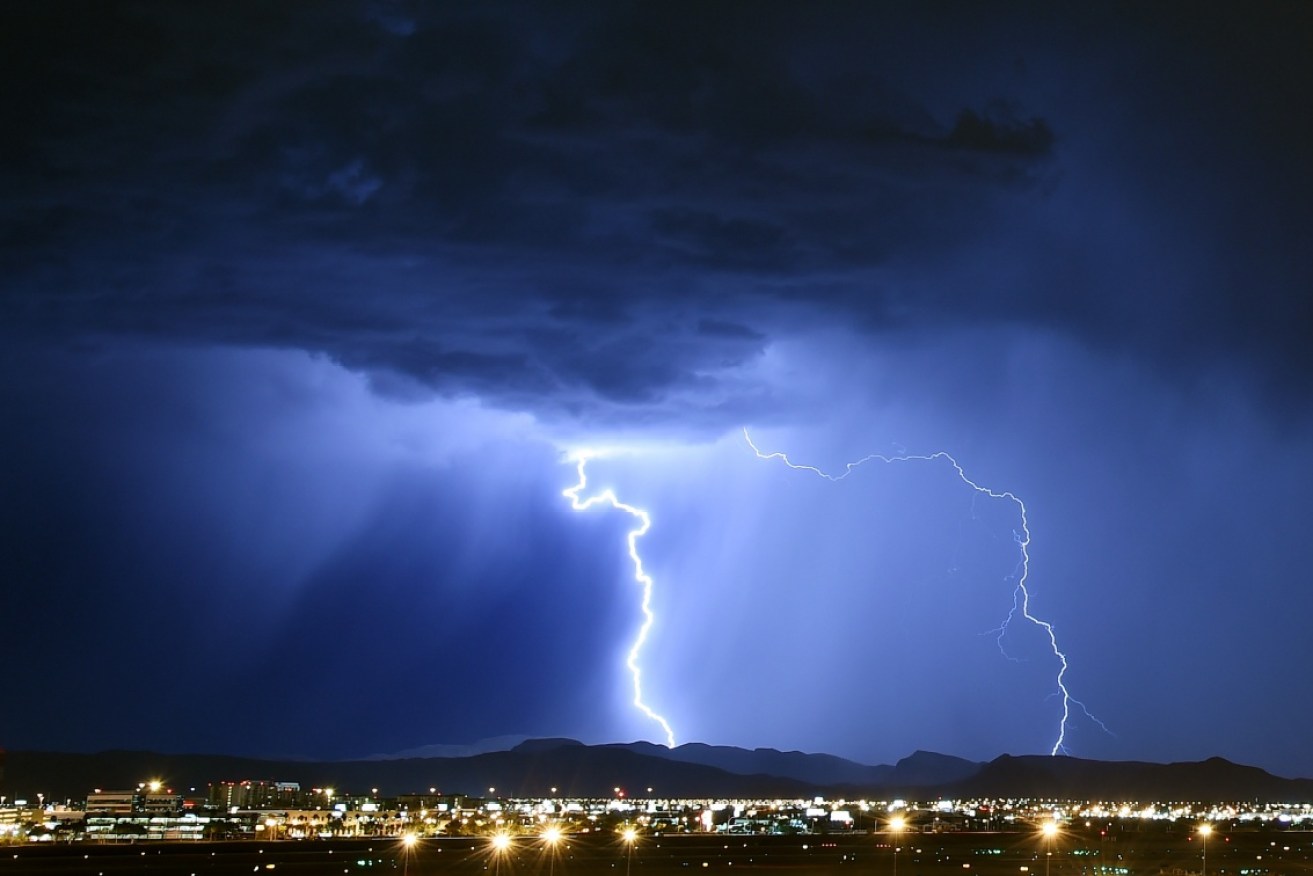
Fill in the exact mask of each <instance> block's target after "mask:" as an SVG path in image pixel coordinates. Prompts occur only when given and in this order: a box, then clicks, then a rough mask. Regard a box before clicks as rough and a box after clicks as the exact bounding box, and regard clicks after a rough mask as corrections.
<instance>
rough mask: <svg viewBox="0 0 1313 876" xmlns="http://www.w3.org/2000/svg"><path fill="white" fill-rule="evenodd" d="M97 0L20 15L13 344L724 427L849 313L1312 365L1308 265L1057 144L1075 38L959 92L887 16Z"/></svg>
mask: <svg viewBox="0 0 1313 876" xmlns="http://www.w3.org/2000/svg"><path fill="white" fill-rule="evenodd" d="M79 12H80V14H79V15H78V16H76V17H75V19H74V20H71V21H68V20H65V18H64V17H63V15H62V13H60V12H59V11H51V10H43V9H41V8H39V7H38V8H32V9H26V10H23V14H22V15H15V16H14V18H15V21H14V22H12V24H13V25H14V26H13V27H11V28H9V30H10V34H11V36H10V40H11V43H12V46H11V48H13V50H14V52H15V55H14V57H16V58H17V59H18V60H20V61H22V62H23V66H24V67H25V72H24V76H23V77H22V78H20V79H18V80H16V81H11V82H10V83H9V84H8V85H7V86H5V88H6V96H7V97H9V98H13V99H12V100H7V104H8V105H10V106H12V107H14V109H13V118H12V119H11V122H12V124H11V125H10V126H9V127H10V130H11V132H17V133H11V134H10V135H9V136H8V137H7V138H6V140H5V142H4V158H5V161H4V162H3V165H4V167H5V168H7V169H6V170H5V171H3V176H4V181H5V186H6V190H7V191H8V192H9V193H10V195H9V196H7V199H6V204H5V206H4V207H3V211H4V212H3V215H4V218H5V220H6V225H7V226H8V231H7V233H6V235H5V237H4V240H3V243H2V244H0V268H3V270H4V271H5V273H6V276H7V277H8V278H9V286H10V290H9V293H8V294H7V295H6V296H5V298H4V300H3V304H0V313H3V315H4V321H5V322H6V323H7V324H9V325H10V326H13V327H17V330H19V331H34V332H38V333H50V334H53V335H55V336H68V335H82V334H85V333H88V332H94V333H111V334H121V335H126V336H130V337H134V338H141V337H145V338H150V337H168V338H170V339H173V340H178V339H188V340H192V341H199V342H213V343H221V344H233V345H239V346H273V347H286V348H299V349H306V350H310V351H314V352H318V353H323V354H325V355H327V356H329V357H331V358H332V359H334V360H336V361H338V362H340V363H342V364H344V365H346V366H348V367H350V368H353V369H358V370H362V371H365V372H367V373H369V374H370V375H371V376H372V377H373V378H374V379H375V381H376V385H377V386H378V387H379V388H380V389H382V390H384V391H389V392H396V393H405V392H416V391H418V392H433V391H436V392H439V393H443V394H453V395H461V394H473V395H478V396H479V397H481V398H485V399H488V400H490V401H492V402H493V403H496V404H501V405H505V406H508V407H517V408H528V409H535V410H538V411H539V412H541V413H543V414H544V415H546V416H567V417H588V416H593V417H602V418H605V417H608V416H616V415H622V416H625V417H633V416H640V417H650V418H653V419H661V418H675V417H677V418H681V419H684V418H689V417H694V418H697V417H701V418H705V419H707V420H708V421H716V420H721V419H723V420H725V421H727V422H731V421H733V420H734V419H736V418H738V417H739V416H741V413H742V409H743V408H745V407H751V406H753V405H756V404H759V403H760V402H761V400H762V398H763V397H764V396H765V395H766V393H765V390H764V389H763V387H761V386H754V385H753V384H752V382H751V381H750V380H747V379H745V377H744V375H745V371H746V370H749V369H750V368H751V366H752V365H753V364H754V363H756V362H759V361H760V358H761V357H762V355H763V353H764V352H765V351H766V350H768V349H769V348H770V347H771V345H772V344H773V343H774V342H776V341H777V340H780V339H786V338H788V337H790V336H791V335H794V334H796V333H797V332H799V331H801V330H807V329H811V328H815V329H826V328H831V327H834V326H836V325H842V326H847V327H849V328H851V329H853V330H855V331H857V332H859V333H864V334H867V335H869V336H870V337H871V338H872V339H873V343H877V344H879V343H884V342H886V341H888V339H889V338H890V337H891V336H893V335H895V334H897V333H901V332H908V331H913V332H926V331H930V332H933V331H936V330H938V329H941V328H955V327H958V326H962V325H981V324H986V325H988V324H996V325H1005V326H1006V325H1022V326H1035V327H1039V328H1043V329H1045V330H1057V331H1059V332H1065V333H1068V334H1071V335H1073V336H1075V337H1077V338H1079V339H1080V340H1081V341H1082V342H1088V343H1091V344H1095V345H1101V346H1105V347H1109V348H1120V349H1126V350H1130V351H1131V352H1132V353H1133V354H1134V355H1137V356H1140V357H1143V358H1144V359H1145V360H1146V361H1149V362H1151V363H1153V364H1154V365H1155V366H1156V367H1157V366H1167V367H1172V368H1177V369H1178V370H1181V371H1183V372H1189V370H1190V369H1191V368H1192V367H1194V366H1195V365H1197V364H1198V363H1200V362H1213V361H1216V359H1217V354H1218V352H1219V351H1220V352H1221V353H1222V354H1224V355H1227V356H1235V357H1236V358H1237V359H1242V360H1243V359H1250V360H1254V362H1255V363H1256V364H1255V365H1254V367H1255V368H1256V369H1257V370H1258V371H1259V372H1267V373H1269V374H1277V375H1280V376H1281V377H1280V381H1279V382H1283V383H1284V382H1291V381H1293V382H1295V383H1300V382H1301V381H1300V380H1299V379H1298V378H1292V377H1290V375H1292V374H1300V373H1303V371H1301V370H1300V369H1298V368H1292V367H1291V365H1292V364H1299V363H1300V362H1302V357H1303V355H1304V353H1303V347H1302V345H1300V344H1299V343H1297V339H1298V337H1299V336H1300V334H1301V333H1300V331H1299V329H1300V327H1301V326H1303V327H1306V326H1307V325H1308V322H1309V317H1310V314H1309V311H1308V308H1309V306H1310V305H1309V304H1307V303H1301V302H1306V299H1307V296H1305V297H1304V298H1302V299H1301V298H1297V297H1295V296H1292V295H1290V294H1289V287H1290V285H1291V284H1292V283H1294V282H1297V281H1299V280H1300V279H1301V278H1307V277H1308V275H1309V272H1308V257H1307V256H1301V255H1299V254H1298V253H1296V252H1293V251H1288V250H1287V248H1286V246H1285V244H1286V241H1285V240H1283V239H1282V238H1281V237H1280V236H1278V237H1276V238H1273V237H1271V236H1265V235H1258V234H1255V235H1252V236H1251V237H1250V238H1248V239H1246V238H1243V237H1241V238H1232V239H1231V243H1233V244H1234V247H1235V253H1234V258H1231V259H1229V260H1228V261H1227V262H1226V264H1225V265H1223V267H1224V268H1225V271H1224V272H1223V273H1221V274H1218V273H1217V272H1216V271H1215V270H1213V268H1215V267H1216V265H1214V264H1211V263H1210V264H1209V265H1207V266H1206V268H1204V269H1201V268H1198V267H1196V266H1192V264H1191V252H1192V250H1193V248H1195V247H1208V246H1211V244H1213V243H1215V242H1216V241H1215V240H1213V239H1212V238H1215V237H1219V236H1221V235H1222V234H1224V233H1225V232H1226V231H1227V230H1228V229H1229V228H1230V227H1231V226H1230V223H1229V220H1228V221H1227V222H1222V221H1220V220H1219V221H1218V222H1214V223H1211V224H1206V225H1205V226H1203V227H1202V228H1200V227H1193V228H1187V229H1186V230H1185V231H1184V232H1182V233H1181V234H1177V235H1172V234H1169V233H1168V232H1166V231H1164V230H1163V229H1164V227H1170V223H1171V221H1172V217H1173V215H1175V214H1174V213H1173V212H1172V211H1173V210H1175V209H1178V208H1177V207H1176V206H1174V205H1171V204H1166V205H1165V204H1163V203H1133V202H1131V201H1130V200H1128V199H1125V198H1122V199H1118V198H1115V197H1111V196H1105V197H1108V198H1109V199H1108V200H1098V199H1097V198H1094V197H1093V196H1092V195H1091V194H1090V191H1091V190H1092V189H1094V188H1097V187H1098V183H1099V182H1101V180H1100V179H1097V178H1096V179H1094V182H1092V183H1091V182H1089V181H1087V182H1084V183H1082V182H1080V181H1079V180H1081V179H1083V177H1082V176H1081V175H1082V174H1083V173H1087V172H1091V173H1092V172H1093V169H1092V166H1090V165H1086V164H1083V163H1082V162H1083V161H1085V160H1086V158H1084V157H1082V155H1083V153H1082V152H1081V149H1080V148H1079V147H1075V148H1073V147H1071V145H1070V143H1069V140H1068V139H1067V138H1066V134H1065V132H1066V131H1070V130H1073V129H1079V128H1080V127H1081V126H1082V125H1085V126H1089V125H1092V124H1098V123H1101V122H1102V121H1104V120H1105V119H1106V118H1107V117H1108V115H1109V113H1110V112H1111V111H1112V110H1111V108H1110V107H1099V106H1095V107H1086V106H1072V105H1068V104H1063V103H1061V102H1056V103H1055V102H1054V101H1053V100H1052V99H1051V98H1046V97H1043V95H1044V94H1045V92H1044V91H1043V89H1041V88H1039V87H1038V85H1037V84H1036V83H1037V82H1042V80H1043V77H1044V76H1047V75H1051V74H1053V73H1054V70H1053V68H1052V67H1051V66H1049V65H1050V64H1051V62H1052V57H1051V56H1049V55H1047V54H1046V53H1045V52H1044V50H1043V47H1042V45H1035V46H1029V47H1026V48H1027V50H1028V51H1030V53H1031V54H1030V56H1029V60H1028V61H1027V62H1026V63H1029V64H1030V65H1031V67H1030V68H1027V67H1026V66H1025V64H1024V63H1023V62H1022V61H1020V60H1016V59H1012V60H1010V61H1008V62H1006V63H1005V62H1004V61H1003V60H1002V59H1001V55H1000V54H999V53H998V52H997V51H996V50H997V47H996V46H992V45H990V44H989V43H988V40H989V39H991V38H992V35H993V34H994V32H995V30H997V28H986V29H985V30H984V31H982V36H981V38H980V41H979V42H978V43H974V44H970V47H971V51H972V52H974V53H975V54H974V55H971V54H968V56H966V57H961V58H958V59H957V60H956V61H955V62H954V63H956V64H957V65H958V69H959V71H960V72H961V71H966V70H967V69H970V68H971V66H972V64H991V65H994V66H995V67H999V66H1001V67H1007V66H1008V65H1009V64H1011V65H1012V66H1013V67H1017V69H1018V70H1021V71H1022V72H1019V73H1017V74H1016V75H1012V76H1003V77H1001V78H999V77H997V76H995V77H992V78H990V77H986V79H987V80H988V82H989V83H990V85H988V86H987V88H988V90H986V89H984V88H973V87H962V88H959V89H956V90H955V89H948V90H947V91H945V90H944V89H943V88H936V87H935V86H934V83H935V82H937V81H938V80H940V79H942V78H943V74H944V71H943V70H936V69H935V65H936V64H946V63H948V62H949V61H950V60H951V59H950V58H949V57H947V55H948V54H949V53H950V52H951V51H952V50H953V49H954V45H953V42H954V40H953V39H946V40H938V39H932V38H929V37H921V38H918V39H919V42H918V41H917V40H914V41H913V42H914V43H916V44H917V45H918V46H919V47H920V49H922V50H924V51H922V52H920V54H918V53H917V52H913V51H909V50H908V49H906V48H902V49H900V48H899V46H898V39H902V37H899V38H898V39H896V38H895V37H894V36H893V35H889V34H885V33H884V30H885V29H886V28H885V25H887V24H889V22H886V21H883V20H881V18H880V16H879V15H878V14H876V13H870V14H865V15H859V16H856V18H855V19H854V20H853V21H847V20H841V19H839V18H837V17H834V16H831V17H829V18H827V17H825V16H815V17H810V16H801V15H800V14H798V13H796V12H791V11H789V10H788V9H787V7H774V6H770V7H765V8H764V9H763V11H760V12H759V11H758V10H757V9H756V8H755V7H754V9H752V10H748V9H747V8H739V7H735V6H726V7H723V8H720V7H718V8H716V9H713V10H710V11H708V10H705V9H694V8H693V7H690V8H688V9H685V10H684V11H683V13H682V14H678V15H672V14H670V10H666V9H662V10H660V11H658V10H655V9H652V10H645V9H642V8H638V9H627V8H617V9H615V10H612V11H610V12H607V13H599V12H596V11H591V10H585V9H582V8H577V9H572V10H569V11H566V12H562V13H560V14H555V15H549V14H548V13H546V12H545V11H543V10H535V9H532V8H530V9H518V8H517V9H510V8H508V7H495V8H491V7H479V8H478V9H476V10H474V11H471V12H468V13H455V12H452V11H451V10H444V11H442V12H440V13H433V14H432V16H430V17H425V16H418V15H412V14H410V13H409V12H408V11H405V10H402V9H400V8H393V7H388V6H382V5H379V6H374V5H366V6H365V7H356V6H352V5H345V4H340V5H336V6H334V7H333V8H332V10H331V11H325V10H324V9H321V8H320V7H318V6H316V7H315V8H314V9H313V10H312V9H309V8H308V7H307V8H301V7H297V6H295V5H293V6H287V7H280V8H277V9H273V10H270V9H266V8H263V7H261V6H259V5H258V4H251V5H248V6H240V7H239V11H238V13H237V14H234V15H231V16H229V15H225V16H222V17H216V16H209V15H206V14H204V13H200V12H196V11H195V10H186V9H180V8H176V7H174V6H171V5H169V4H159V5H151V4H146V5H145V6H134V7H130V8H123V9H116V8H113V7H108V6H101V5H95V6H91V7H88V8H86V9H82V10H79ZM898 23H899V24H906V22H898ZM930 24H932V25H934V26H936V27H939V28H940V29H941V30H942V31H943V32H944V33H946V34H949V36H950V37H951V36H952V35H954V34H956V35H958V36H961V34H962V33H964V32H966V31H968V30H969V28H968V26H967V24H966V23H963V22H954V21H949V20H944V21H933V22H930ZM932 32H934V33H938V31H932ZM941 42H943V43H944V44H943V45H941V44H940V43H941ZM959 43H960V40H959ZM956 48H961V46H960V45H958V46H956ZM922 54H923V55H925V58H924V59H923V60H920V61H916V60H915V59H916V58H917V57H919V56H920V55H922ZM1193 60H1197V59H1193ZM1018 65H1020V66H1018ZM1027 69H1033V70H1034V71H1035V72H1032V73H1029V74H1028V73H1026V72H1025V71H1026V70H1027ZM909 71H910V72H909ZM1059 72H1060V71H1059ZM918 77H919V79H918ZM964 79H969V77H964ZM920 80H924V81H925V82H926V83H929V84H926V85H924V86H922V85H918V84H917V82H918V81H920ZM1150 86H1152V83H1150ZM1117 111H1118V112H1125V113H1128V114H1129V115H1128V117H1127V119H1126V121H1125V124H1126V125H1127V129H1126V130H1125V131H1124V132H1123V133H1122V136H1121V137H1120V138H1119V139H1118V140H1116V141H1115V142H1117V143H1122V142H1133V141H1135V140H1136V139H1137V138H1140V137H1141V136H1142V135H1141V132H1139V131H1136V130H1132V129H1131V128H1130V126H1131V125H1133V124H1146V123H1147V122H1146V120H1145V118H1144V117H1143V115H1136V113H1137V111H1138V110H1137V107H1136V106H1131V107H1129V108H1122V107H1119V108H1118V110H1117ZM1193 118H1194V117H1193V116H1190V117H1187V118H1185V120H1184V122H1182V124H1184V123H1185V122H1189V121H1191V120H1192V119H1193ZM1167 121H1168V122H1169V123H1173V119H1171V118H1169V119H1168V120H1167ZM1064 125H1065V128H1064ZM1189 133H1190V132H1189V130H1183V131H1182V132H1181V133H1180V136H1182V137H1184V136H1188V135H1189ZM1146 139H1148V138H1146ZM1165 157H1166V156H1164V158H1165ZM1200 160H1204V159H1200ZM1143 170H1144V169H1143V167H1141V166H1139V165H1137V164H1135V163H1134V162H1133V161H1132V162H1130V163H1129V164H1127V165H1125V166H1123V167H1122V168H1121V176H1114V177H1113V178H1112V182H1113V189H1117V187H1118V186H1121V187H1123V188H1124V189H1128V190H1129V189H1130V188H1133V187H1134V185H1135V184H1136V183H1137V182H1138V179H1139V178H1138V177H1137V174H1140V173H1142V172H1143ZM1100 172H1102V171H1100ZM1073 180H1076V181H1075V182H1073ZM1208 185H1209V186H1213V187H1216V183H1215V182H1210V183H1208ZM1296 190H1298V186H1296ZM1201 197H1202V198H1203V199H1204V200H1205V202H1206V203H1207V204H1208V205H1209V206H1210V207H1211V205H1213V204H1214V203H1217V204H1220V203H1223V202H1225V201H1226V200H1227V199H1228V198H1229V197H1230V195H1229V193H1228V192H1227V191H1223V190H1221V189H1216V190H1206V191H1203V192H1202V194H1201ZM1083 199H1084V200H1083ZM1289 203H1294V201H1293V199H1291V200H1290V201H1289ZM1279 206H1280V205H1278V207H1279ZM1137 209H1143V210H1144V211H1145V212H1143V213H1133V212H1132V211H1134V210H1137ZM1289 209H1293V210H1296V211H1298V210H1299V209H1304V208H1296V207H1292V208H1289ZM1146 232H1147V236H1146ZM1192 232H1198V233H1199V234H1201V235H1204V236H1203V237H1202V238H1201V239H1198V240H1196V239H1191V237H1190V236H1189V235H1190V233H1192ZM1274 256H1283V257H1284V261H1283V262H1282V265H1283V266H1284V268H1283V269H1282V270H1281V271H1275V270H1274V269H1273V267H1272V265H1273V257H1274ZM1209 259H1211V260H1214V261H1215V260H1216V254H1215V253H1212V254H1210V255H1209ZM1241 283H1244V284H1245V285H1244V289H1243V294H1241V290H1240V288H1239V287H1238V285H1237V284H1241ZM1148 286H1152V288H1146V287H1148ZM1155 298H1157V300H1159V301H1160V302H1161V303H1160V304H1159V305H1158V306H1154V305H1152V304H1150V305H1148V306H1146V299H1149V300H1152V299H1155ZM1182 325H1184V327H1185V329H1186V330H1185V331H1181V327H1182Z"/></svg>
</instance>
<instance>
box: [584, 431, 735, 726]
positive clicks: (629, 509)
mask: <svg viewBox="0 0 1313 876" xmlns="http://www.w3.org/2000/svg"><path fill="white" fill-rule="evenodd" d="M745 434H746V433H745ZM590 458H591V457H590V456H589V454H587V453H581V454H579V456H578V458H577V460H576V461H577V462H578V471H579V483H577V484H575V485H574V486H573V487H570V488H569V489H567V490H563V491H562V493H561V494H562V495H563V496H565V497H566V498H567V499H569V500H570V507H571V508H573V509H574V510H576V511H587V510H589V509H590V508H593V507H594V506H596V505H610V506H611V507H612V508H614V509H615V510H617V511H623V512H624V513H626V514H628V515H629V516H630V517H633V518H634V519H635V520H637V521H638V526H637V527H635V528H634V529H631V530H629V536H628V542H629V559H630V560H631V561H632V562H633V564H634V580H635V581H636V582H638V584H639V586H640V587H642V588H643V599H642V609H643V623H642V625H640V626H639V628H638V634H637V635H636V636H634V643H633V644H632V645H631V646H630V647H629V656H628V657H627V658H626V659H625V665H626V666H628V667H629V674H630V676H631V677H632V678H633V680H634V699H633V703H634V707H635V708H637V709H638V710H639V711H640V712H642V713H643V714H645V715H647V717H649V718H651V719H652V720H653V721H655V722H656V723H658V724H660V725H661V729H662V731H663V732H664V733H665V735H666V745H667V746H669V747H670V748H674V747H675V731H674V730H673V729H671V727H670V722H669V721H667V720H666V719H665V718H664V717H662V716H661V715H659V714H658V713H657V712H655V711H654V710H653V709H652V707H651V706H649V705H648V704H647V703H646V702H644V701H643V670H642V668H641V667H640V666H639V665H638V655H639V653H640V652H641V651H642V650H643V645H644V644H645V643H646V642H647V634H648V631H649V630H651V629H652V623H653V622H654V621H655V620H656V615H654V614H653V613H652V577H651V576H650V575H648V574H647V572H645V571H644V570H643V558H642V557H641V556H640V555H639V553H638V540H639V539H640V538H642V537H643V536H644V535H646V534H647V531H648V530H649V529H651V528H652V518H651V517H650V516H649V515H648V513H647V512H646V511H644V510H643V509H642V508H636V507H634V506H633V505H628V504H626V503H624V502H621V501H620V500H619V499H618V498H616V495H615V492H614V491H613V490H610V489H607V490H603V491H602V492H600V493H595V494H594V495H592V496H589V497H588V498H586V499H583V498H580V495H581V494H582V493H583V491H584V490H585V489H587V487H588V474H587V470H586V469H587V465H588V460H589V459H590Z"/></svg>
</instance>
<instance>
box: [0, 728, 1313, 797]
mask: <svg viewBox="0 0 1313 876" xmlns="http://www.w3.org/2000/svg"><path fill="white" fill-rule="evenodd" d="M6 767H7V768H6V776H5V784H4V787H3V788H0V794H5V795H7V796H9V797H10V798H11V799H12V798H14V797H29V798H35V796H36V794H37V793H38V792H40V793H43V794H45V796H46V799H47V800H63V799H72V800H80V799H83V798H85V796H86V795H87V793H88V792H90V791H92V790H94V789H95V788H106V789H109V788H130V787H135V786H136V785H137V783H138V782H144V781H147V780H150V779H154V778H160V779H162V780H164V781H165V782H166V784H168V785H169V786H170V787H172V788H174V789H175V790H176V791H178V792H180V793H197V794H203V793H204V792H205V789H206V786H207V785H208V784H209V783H210V782H213V781H241V780H245V779H271V780H277V781H288V782H298V783H300V785H301V786H302V787H303V788H315V787H334V788H337V789H340V790H341V791H343V792H347V791H350V792H353V793H362V792H368V791H369V790H370V789H371V788H378V789H379V792H380V794H382V795H384V796H393V795H396V794H403V793H410V792H416V793H419V792H427V791H428V790H429V789H430V788H436V789H438V791H439V792H441V793H448V794H465V795H469V796H485V795H489V794H492V795H495V796H499V797H547V796H552V795H553V789H555V794H558V795H561V796H572V797H610V796H612V795H613V794H614V793H615V789H616V788H620V789H622V791H623V792H624V793H627V794H628V795H630V796H634V797H646V796H649V791H648V789H649V788H651V789H652V790H651V792H650V795H651V796H656V797H782V798H805V797H811V796H813V795H823V796H827V797H831V798H838V797H848V798H854V797H870V798H875V799H882V798H883V799H889V798H891V797H905V798H909V799H935V798H938V797H984V796H993V797H1038V798H1062V799H1101V800H1119V801H1120V800H1126V801H1134V800H1144V801H1149V800H1199V801H1206V800H1267V801H1284V802H1308V801H1313V780H1308V779H1284V778H1280V777H1277V776H1273V775H1271V774H1270V773H1267V772H1264V771H1263V770H1261V769H1257V768H1255V767H1249V766H1241V765H1238V764H1233V763H1230V762H1229V761H1226V760H1222V759H1221V758H1212V759H1210V760H1207V761H1203V762H1200V763H1172V764H1153V763H1140V762H1133V761H1126V762H1103V761H1093V760H1081V759H1078V758H1071V757H1048V756H1041V755H1033V756H1024V757H1012V756H1009V755H1004V756H1002V757H999V758H996V759H995V760H993V761H990V762H989V763H983V764H980V763H973V762H971V761H966V760H963V759H961V758H956V757H951V756H949V755H943V754H935V753H933V752H924V751H918V752H916V753H915V754H913V755H911V756H909V757H907V758H904V759H902V760H900V761H899V762H898V763H897V764H895V765H892V766H888V765H883V766H866V765H863V764H859V763H855V762H853V761H848V760H844V759H843V758H838V757H833V756H830V755H825V754H805V753H802V752H797V751H788V752H781V751H776V750H774V749H754V750H748V749H741V748H732V747H729V746H712V745H701V744H689V745H681V746H679V747H678V748H675V749H667V748H664V747H662V746H656V745H652V744H651V743H645V742H637V743H628V744H612V745H584V744H582V743H580V742H576V741H574V740H570V739H535V740H528V741H525V742H522V743H520V744H519V745H517V746H515V747H514V748H512V749H511V750H509V751H489V752H483V753H481V754H474V755H470V756H466V757H423V758H399V759H398V758H394V759H386V760H358V761H342V762H324V763H315V762H306V761H272V760H257V759H252V758H237V757H226V756H218V755H200V754H157V753H153V752H141V751H106V752H100V753H97V754H66V753H59V752H37V751H11V752H9V753H8V762H7V765H6ZM490 788H495V789H496V790H495V791H491V792H490V790H489V789H490ZM193 789H194V790H193Z"/></svg>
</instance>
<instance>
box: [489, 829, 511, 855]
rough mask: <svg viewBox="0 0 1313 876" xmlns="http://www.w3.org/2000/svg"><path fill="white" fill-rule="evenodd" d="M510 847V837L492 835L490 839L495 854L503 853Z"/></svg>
mask: <svg viewBox="0 0 1313 876" xmlns="http://www.w3.org/2000/svg"><path fill="white" fill-rule="evenodd" d="M510 847H511V837H510V835H509V834H505V833H499V834H494V835H493V838H492V848H493V851H496V852H504V851H506V850H507V849H509V848H510Z"/></svg>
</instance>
